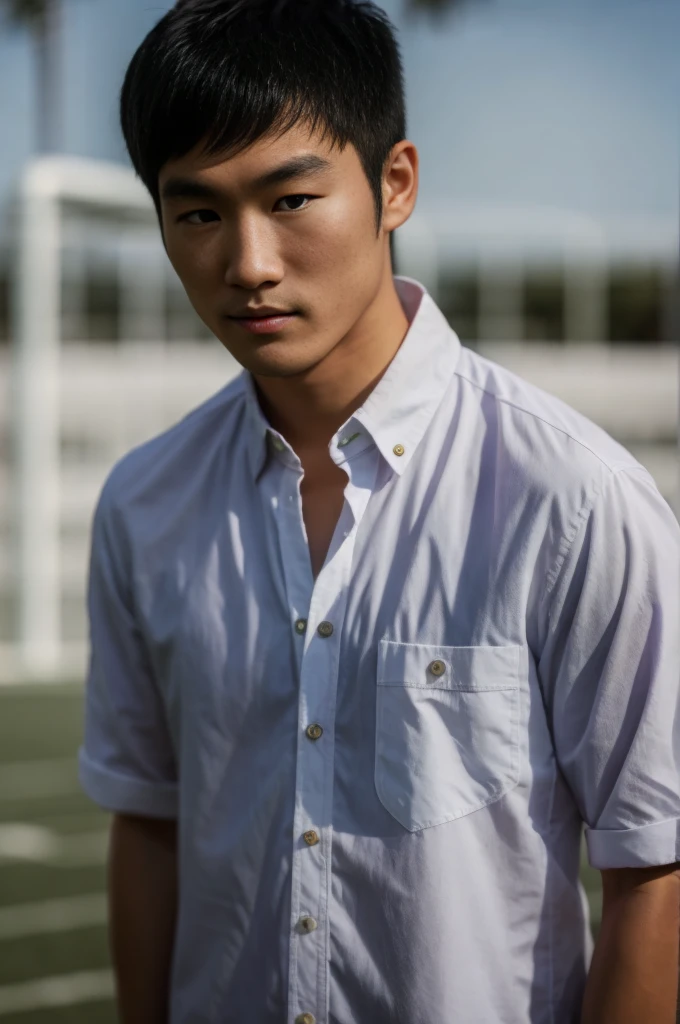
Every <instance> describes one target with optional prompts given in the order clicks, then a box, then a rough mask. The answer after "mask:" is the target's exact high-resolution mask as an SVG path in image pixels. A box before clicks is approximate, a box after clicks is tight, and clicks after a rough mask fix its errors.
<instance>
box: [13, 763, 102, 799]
mask: <svg viewBox="0 0 680 1024" xmlns="http://www.w3.org/2000/svg"><path fill="white" fill-rule="evenodd" d="M80 792H82V790H81V789H80V784H79V782H78V764H77V761H76V758H75V756H74V757H62V758H59V759H55V760H53V761H13V762H10V763H8V764H0V800H3V801H6V800H31V799H34V800H35V799H40V798H41V797H49V796H71V795H75V794H76V793H80Z"/></svg>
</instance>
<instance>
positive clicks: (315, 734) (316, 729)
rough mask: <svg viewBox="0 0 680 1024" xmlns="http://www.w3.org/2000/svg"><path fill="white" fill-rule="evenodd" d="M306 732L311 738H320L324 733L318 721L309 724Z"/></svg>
mask: <svg viewBox="0 0 680 1024" xmlns="http://www.w3.org/2000/svg"><path fill="white" fill-rule="evenodd" d="M305 732H306V733H307V738H308V739H310V740H318V739H319V738H320V737H321V736H322V735H323V729H322V728H321V726H320V725H317V724H316V722H315V723H314V725H308V726H307V728H306V729H305Z"/></svg>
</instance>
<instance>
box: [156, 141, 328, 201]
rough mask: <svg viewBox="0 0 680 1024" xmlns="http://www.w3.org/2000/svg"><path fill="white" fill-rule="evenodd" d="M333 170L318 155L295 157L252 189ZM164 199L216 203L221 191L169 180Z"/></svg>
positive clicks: (255, 182)
mask: <svg viewBox="0 0 680 1024" xmlns="http://www.w3.org/2000/svg"><path fill="white" fill-rule="evenodd" d="M330 168H331V162H330V160H326V159H325V158H324V157H322V156H317V154H316V153H306V154H304V155H303V156H297V157H293V158H292V159H291V160H286V162H285V163H283V164H279V166H278V167H273V168H272V169H271V170H269V171H265V172H264V174H259V175H258V176H257V177H256V178H253V179H252V180H251V182H250V187H251V188H253V189H256V190H261V189H265V188H271V187H272V186H273V185H283V184H284V183H285V182H287V181H291V180H292V179H293V178H299V177H301V176H302V175H305V174H319V173H322V172H324V171H328V170H330ZM161 196H162V198H163V199H207V200H211V201H216V200H217V199H219V198H220V190H219V189H216V188H214V187H213V186H212V185H206V184H204V183H203V182H201V181H197V180H196V179H195V178H182V177H176V178H168V180H167V181H166V182H165V184H164V185H163V188H162V189H161Z"/></svg>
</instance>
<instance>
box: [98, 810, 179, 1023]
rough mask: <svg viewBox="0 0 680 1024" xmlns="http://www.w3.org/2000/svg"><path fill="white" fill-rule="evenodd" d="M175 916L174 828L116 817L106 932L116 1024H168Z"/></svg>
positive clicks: (173, 825)
mask: <svg viewBox="0 0 680 1024" xmlns="http://www.w3.org/2000/svg"><path fill="white" fill-rule="evenodd" d="M176 916H177V829H176V825H175V823H174V822H170V821H152V820H150V819H146V818H134V817H128V816H121V815H116V817H115V818H114V820H113V825H112V828H111V846H110V856H109V922H110V926H109V931H110V944H111V955H112V959H113V965H114V971H115V975H116V987H117V996H118V1009H119V1015H120V1016H119V1019H120V1022H121V1024H167V1021H168V993H169V983H170V966H171V960H172V949H173V944H174V934H175V922H176Z"/></svg>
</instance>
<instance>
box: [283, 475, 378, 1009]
mask: <svg viewBox="0 0 680 1024" xmlns="http://www.w3.org/2000/svg"><path fill="white" fill-rule="evenodd" d="M337 461H338V462H340V461H342V460H341V459H340V458H339V457H338V460H337ZM301 479H302V470H301V469H299V470H298V471H297V472H296V471H295V470H294V469H292V468H289V469H287V470H285V471H284V472H282V473H281V475H280V489H279V494H278V498H277V500H276V506H277V514H276V517H275V518H276V522H277V524H278V533H279V542H280V548H281V557H282V563H283V568H284V575H285V582H286V592H287V596H288V605H289V610H290V620H291V629H292V630H293V631H294V633H295V642H296V644H297V645H298V651H297V654H298V666H299V693H298V738H297V759H296V781H295V812H294V824H293V837H292V838H293V857H292V883H291V919H290V956H289V984H288V1016H287V1021H288V1024H322V1022H324V1024H325V1022H326V1020H327V1006H328V961H329V941H330V922H329V917H328V903H329V892H330V867H331V848H332V806H333V766H334V742H335V739H334V737H335V703H336V693H337V679H338V664H339V653H340V637H341V633H342V627H343V622H344V616H345V608H346V602H347V590H348V583H349V578H350V572H351V564H352V552H353V549H354V541H355V536H356V530H357V527H358V523H359V520H360V518H361V515H362V513H363V510H364V509H365V507H366V504H367V502H368V497H369V495H370V487H369V486H367V482H368V481H363V486H362V482H360V483H359V486H358V487H357V485H356V484H355V483H354V482H353V480H352V474H350V479H349V482H348V486H347V488H346V490H345V498H346V500H345V502H344V505H343V509H342V512H341V515H340V519H339V522H338V525H337V527H336V533H335V537H336V538H338V537H339V538H340V543H339V544H337V548H336V549H335V551H334V553H333V555H332V557H331V558H330V559H329V560H327V562H326V564H325V565H324V567H323V569H322V570H321V572H320V573H319V576H318V577H317V580H316V582H314V579H313V577H312V571H311V563H310V558H309V548H308V543H307V537H306V532H305V527H304V520H303V516H302V500H301V495H300V482H301Z"/></svg>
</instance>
